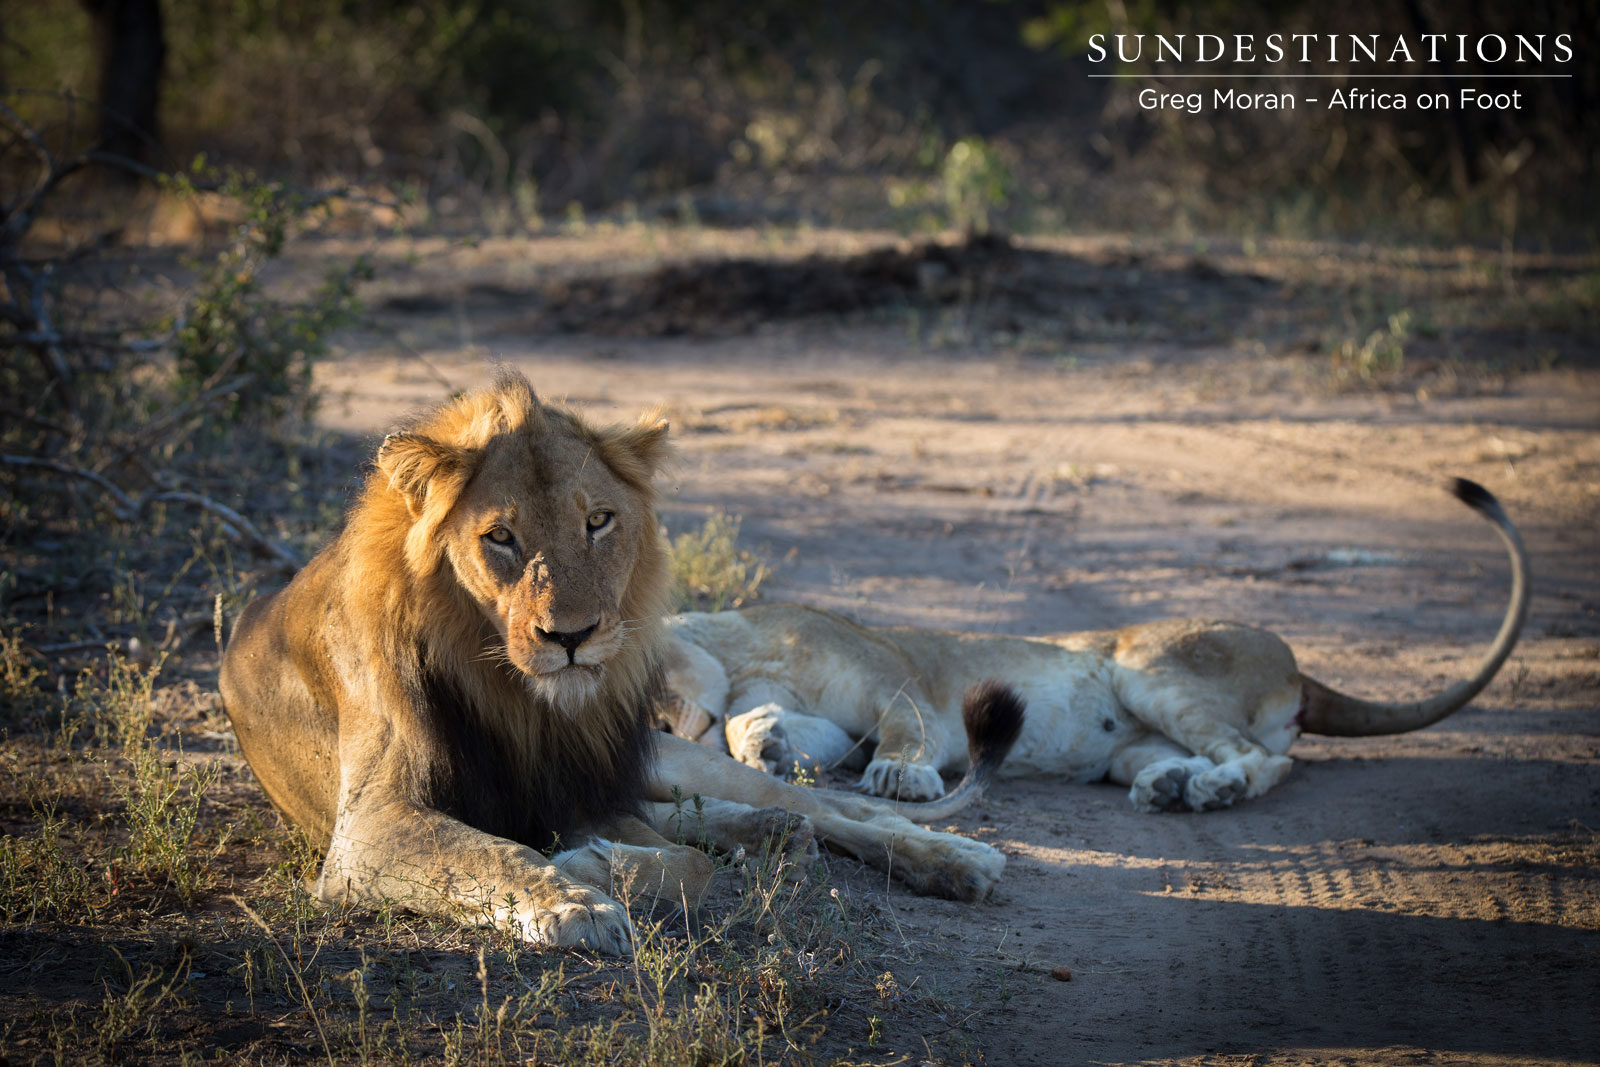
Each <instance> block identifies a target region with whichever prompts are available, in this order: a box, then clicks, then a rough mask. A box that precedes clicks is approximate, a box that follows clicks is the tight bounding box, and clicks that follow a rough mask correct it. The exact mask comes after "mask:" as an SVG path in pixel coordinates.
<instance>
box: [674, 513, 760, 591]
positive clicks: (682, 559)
mask: <svg viewBox="0 0 1600 1067" xmlns="http://www.w3.org/2000/svg"><path fill="white" fill-rule="evenodd" d="M739 524H740V519H739V517H738V516H737V515H728V514H723V513H719V514H716V515H712V516H711V517H709V518H708V519H706V521H705V524H704V525H703V526H701V527H700V529H698V530H691V531H689V532H688V533H684V534H679V535H678V536H677V537H675V538H673V539H672V542H671V555H672V578H673V589H674V590H675V594H674V610H676V611H690V610H694V611H723V610H726V609H729V608H737V607H741V606H743V605H744V604H746V603H748V602H749V601H751V600H754V599H755V597H756V595H757V592H758V590H760V588H761V583H762V582H764V581H766V580H767V578H768V577H769V576H770V575H771V574H772V568H771V566H769V565H768V564H767V562H766V561H765V560H763V559H761V558H760V557H759V556H757V555H756V554H755V553H752V552H750V551H748V550H746V549H742V548H740V547H739Z"/></svg>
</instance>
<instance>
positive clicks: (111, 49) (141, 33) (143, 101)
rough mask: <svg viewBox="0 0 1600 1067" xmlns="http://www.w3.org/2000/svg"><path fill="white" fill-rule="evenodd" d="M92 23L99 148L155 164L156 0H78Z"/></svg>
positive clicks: (160, 43) (161, 48)
mask: <svg viewBox="0 0 1600 1067" xmlns="http://www.w3.org/2000/svg"><path fill="white" fill-rule="evenodd" d="M82 3H83V7H84V10H86V11H87V12H88V13H89V18H90V19H91V20H92V21H93V23H94V53H95V64H96V66H97V67H98V70H99V86H98V89H97V92H98V94H99V103H100V136H99V144H98V146H97V147H98V148H99V149H100V150H101V151H103V152H110V153H112V154H114V155H119V156H125V157H127V158H128V159H133V160H137V161H138V162H141V163H147V164H151V165H158V164H159V163H160V160H159V159H158V158H157V156H158V143H157V135H158V133H159V131H158V129H157V124H156V109H157V106H158V104H159V103H160V99H161V69H162V66H163V64H164V62H165V60H166V55H167V42H166V35H165V34H164V32H163V31H162V25H161V2H160V0H82Z"/></svg>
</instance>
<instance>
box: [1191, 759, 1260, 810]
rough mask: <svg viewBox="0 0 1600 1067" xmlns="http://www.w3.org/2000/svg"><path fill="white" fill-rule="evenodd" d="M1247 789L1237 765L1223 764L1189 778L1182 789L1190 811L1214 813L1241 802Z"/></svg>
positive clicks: (1247, 784)
mask: <svg viewBox="0 0 1600 1067" xmlns="http://www.w3.org/2000/svg"><path fill="white" fill-rule="evenodd" d="M1248 787H1249V783H1248V782H1247V781H1246V780H1245V776H1244V771H1243V770H1242V769H1241V768H1240V766H1239V765H1238V764H1237V763H1223V764H1219V765H1217V766H1215V767H1212V768H1210V769H1209V770H1206V771H1203V772H1201V773H1200V774H1197V775H1195V776H1193V777H1192V778H1190V779H1189V781H1188V782H1187V783H1185V785H1184V787H1183V799H1184V802H1185V803H1186V804H1187V805H1188V806H1189V810H1190V811H1216V810H1217V809H1218V808H1229V807H1232V806H1233V805H1234V804H1235V803H1237V802H1238V801H1240V800H1243V799H1244V798H1245V795H1246V794H1245V791H1246V789H1247V788H1248Z"/></svg>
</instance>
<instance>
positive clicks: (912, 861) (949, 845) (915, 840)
mask: <svg viewBox="0 0 1600 1067" xmlns="http://www.w3.org/2000/svg"><path fill="white" fill-rule="evenodd" d="M896 845H897V848H898V850H899V854H898V855H894V856H891V857H890V870H891V872H892V873H893V874H894V875H896V876H897V877H898V878H900V880H901V881H903V882H905V883H906V884H907V885H909V886H911V888H913V889H915V890H917V891H918V892H920V893H927V894H930V895H932V896H940V897H945V898H947V899H949V900H965V901H976V900H983V899H984V898H985V897H987V896H988V895H989V893H990V891H991V890H993V889H994V887H995V884H996V883H998V882H999V881H1000V876H1001V875H1002V874H1003V873H1005V869H1006V857H1005V854H1004V853H1002V852H1001V851H1000V850H999V849H997V848H994V847H992V846H990V845H986V844H984V843H983V842H982V841H974V840H972V839H971V838H969V837H961V836H959V835H957V834H945V833H935V832H932V831H926V830H924V831H921V832H920V834H919V835H916V836H913V837H909V838H902V839H900V840H899V841H897V842H896Z"/></svg>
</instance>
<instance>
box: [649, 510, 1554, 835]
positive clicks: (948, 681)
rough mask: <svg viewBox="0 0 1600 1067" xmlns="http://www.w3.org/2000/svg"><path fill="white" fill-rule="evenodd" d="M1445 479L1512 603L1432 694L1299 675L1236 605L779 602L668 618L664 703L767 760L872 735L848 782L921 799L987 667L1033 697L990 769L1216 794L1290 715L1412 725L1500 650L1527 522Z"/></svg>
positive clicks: (1232, 785)
mask: <svg viewBox="0 0 1600 1067" xmlns="http://www.w3.org/2000/svg"><path fill="white" fill-rule="evenodd" d="M1450 489H1451V491H1452V492H1453V493H1454V494H1455V495H1456V496H1457V497H1458V498H1459V499H1460V500H1461V501H1462V502H1463V503H1465V504H1467V505H1468V506H1469V507H1471V508H1473V509H1474V510H1476V511H1477V512H1478V513H1479V514H1480V515H1482V516H1483V517H1484V518H1486V519H1488V520H1489V521H1490V522H1492V523H1493V524H1494V526H1495V528H1496V530H1497V531H1498V532H1499V534H1500V536H1501V538H1502V539H1503V540H1504V541H1505V543H1506V546H1507V548H1508V549H1509V551H1510V554H1511V577H1512V582H1511V602H1510V606H1509V607H1508V608H1507V610H1506V614H1505V619H1504V621H1503V622H1502V624H1501V626H1500V632H1499V634H1498V635H1497V636H1496V637H1495V640H1494V644H1493V646H1492V647H1491V648H1490V649H1489V652H1488V654H1487V655H1486V656H1485V657H1484V659H1483V661H1482V662H1481V663H1480V664H1479V665H1478V668H1477V670H1476V671H1474V673H1473V674H1472V676H1471V677H1470V678H1468V679H1467V680H1466V681H1463V682H1459V683H1457V684H1456V685H1455V686H1453V687H1451V688H1450V689H1448V690H1446V691H1445V692H1443V693H1440V694H1438V695H1436V696H1434V697H1431V698H1429V699H1427V700H1421V701H1417V702H1415V703H1402V704H1376V703H1371V702H1368V701H1364V700H1358V699H1356V698H1354V697H1349V696H1345V695H1344V694H1342V693H1337V692H1335V691H1333V690H1332V689H1329V688H1328V687H1327V686H1324V685H1322V684H1320V683H1319V682H1317V681H1316V680H1314V679H1312V678H1308V677H1306V676H1305V675H1303V674H1301V673H1300V671H1299V670H1298V668H1297V667H1296V666H1295V660H1294V654H1293V653H1292V652H1291V651H1290V650H1289V646H1288V645H1286V644H1285V643H1284V642H1283V641H1282V640H1281V639H1279V638H1278V637H1276V636H1274V635H1272V634H1270V633H1267V632H1266V631H1264V630H1258V629H1254V628H1252V627H1249V626H1242V625H1239V624H1237V623H1229V622H1212V621H1208V620H1202V619H1174V620H1168V621H1164V622H1153V623H1146V624H1143V625H1139V626H1130V627H1128V628H1126V629H1123V630H1117V631H1109V632H1091V633H1079V634H1069V635H1066V636H1062V637H1049V638H1037V639H1028V638H1018V637H1000V636H982V635H976V634H962V633H940V632H935V631H929V630H917V629H911V628H882V629H870V630H869V629H867V628H866V627H863V626H858V625H856V624H855V623H853V622H850V621H849V620H847V619H843V618H840V617H839V616H837V615H832V614H829V613H827V612H823V611H816V610H814V609H811V608H806V607H800V606H798V605H793V604H774V605H770V606H761V607H752V608H748V609H746V610H744V611H738V612H720V613H716V614H687V615H680V616H677V617H676V618H674V619H671V620H669V624H668V625H669V627H670V631H671V634H672V638H673V650H672V655H671V658H670V659H669V661H668V676H667V677H668V688H669V691H670V692H671V694H672V699H671V701H670V702H669V703H668V705H667V711H666V716H667V717H668V718H669V719H670V720H671V722H672V725H673V729H674V732H677V733H679V734H681V735H685V736H690V737H700V738H701V739H702V740H703V741H704V742H705V743H708V744H711V745H714V746H716V747H719V748H722V749H724V750H728V749H729V748H731V750H732V752H733V754H734V755H735V756H736V757H737V758H738V759H740V760H742V761H744V762H746V763H749V764H751V765H753V766H757V767H761V768H763V769H765V770H768V771H777V772H779V773H787V772H788V771H790V770H791V769H792V768H794V767H795V766H796V765H797V764H798V765H800V766H802V767H807V766H814V765H816V764H819V763H821V764H833V763H836V762H839V761H841V760H844V759H846V758H847V756H848V755H849V754H850V753H852V752H853V751H856V750H858V749H859V746H860V743H861V741H862V740H863V739H866V740H872V741H876V742H877V748H876V750H875V751H874V752H873V756H872V761H871V762H870V763H867V765H866V770H865V773H864V774H863V775H862V777H861V782H860V786H861V788H863V789H865V790H866V791H868V792H871V793H875V794H877V795H879V796H897V797H904V798H909V799H918V800H920V799H926V798H929V797H936V796H939V795H940V793H941V792H943V789H944V785H943V782H942V781H941V779H940V777H939V772H940V771H941V770H953V769H956V768H958V767H959V766H960V765H961V762H962V754H961V751H960V748H959V747H958V742H959V739H960V736H961V734H960V726H959V724H960V716H959V712H958V710H957V698H958V695H959V694H960V693H961V692H962V691H963V690H964V689H965V688H966V687H967V686H968V685H969V684H971V681H972V680H973V679H975V678H978V677H995V678H1000V679H1003V680H1004V681H1005V682H1007V683H1008V684H1010V685H1012V686H1014V687H1015V688H1016V689H1017V690H1018V691H1019V692H1020V693H1021V694H1022V696H1023V699H1024V700H1025V701H1026V702H1027V706H1028V721H1027V725H1026V726H1025V728H1024V729H1023V731H1022V737H1021V739H1020V740H1019V741H1018V742H1017V745H1016V747H1015V748H1014V749H1013V750H1012V752H1011V755H1010V757H1009V758H1008V759H1007V760H1006V763H1005V766H1004V767H1003V768H1002V769H1001V773H1002V774H1010V775H1027V774H1034V775H1050V776H1059V777H1062V778H1066V779H1067V780H1069V781H1074V782H1092V781H1098V780H1100V779H1102V778H1109V779H1110V780H1111V781H1113V782H1115V783H1117V784H1118V785H1125V786H1128V787H1129V790H1128V796H1129V799H1131V800H1132V802H1133V805H1134V807H1135V808H1138V809H1139V810H1141V811H1182V810H1190V811H1209V810H1211V809H1213V808H1222V807H1227V806H1228V805H1230V804H1233V803H1235V802H1237V801H1239V800H1243V799H1245V798H1248V797H1257V796H1260V795H1261V794H1262V793H1265V792H1266V791H1267V790H1268V789H1271V788H1272V787H1273V786H1274V785H1276V784H1278V783H1279V782H1281V781H1282V780H1283V778H1284V776H1285V775H1287V774H1288V773H1289V767H1290V764H1291V762H1292V761H1291V760H1290V759H1289V757H1288V756H1286V755H1285V753H1286V752H1287V751H1288V749H1289V746H1290V745H1291V744H1292V743H1293V742H1294V739H1295V738H1296V737H1297V736H1299V734H1300V733H1301V732H1302V731H1303V732H1306V733H1314V734H1333V735H1339V736H1363V735H1369V734H1391V733H1400V732H1403V731H1406V730H1417V729H1421V728H1422V727H1424V726H1427V725H1428V724H1430V723H1433V722H1437V721H1438V720H1440V719H1442V718H1444V717H1445V716H1446V715H1449V714H1450V713H1451V712H1453V711H1456V710H1457V709H1459V708H1460V707H1462V706H1463V705H1465V704H1466V703H1467V702H1468V701H1469V700H1471V699H1472V698H1473V697H1474V696H1475V695H1476V694H1477V693H1478V692H1479V690H1481V689H1482V688H1483V687H1484V686H1485V685H1487V684H1488V683H1489V680H1490V679H1491V678H1493V677H1494V675H1495V672H1496V671H1497V670H1499V668H1500V665H1501V664H1502V663H1503V662H1505V659H1506V657H1507V656H1508V655H1510V653H1511V649H1512V647H1513V646H1514V645H1515V644H1516V641H1517V634H1518V632H1519V631H1520V629H1521V627H1522V621H1523V619H1524V617H1525V616H1526V615H1527V610H1528V596H1529V592H1528V573H1527V572H1528V563H1527V554H1526V552H1525V550H1524V549H1523V546H1522V540H1521V538H1520V537H1519V536H1518V534H1517V531H1516V528H1515V527H1514V526H1512V524H1511V521H1510V520H1509V519H1508V518H1507V517H1506V514H1505V512H1504V510H1503V509H1502V508H1501V507H1500V504H1499V502H1498V501H1496V500H1495V499H1494V497H1492V496H1491V495H1489V493H1488V492H1487V491H1486V490H1485V489H1483V488H1482V487H1481V486H1478V485H1476V484H1474V483H1472V482H1468V481H1465V480H1461V479H1457V480H1456V481H1455V482H1453V483H1452V484H1451V486H1450ZM857 766H859V764H857Z"/></svg>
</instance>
